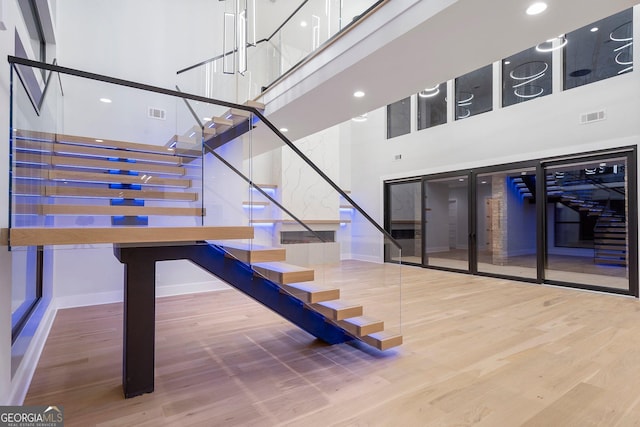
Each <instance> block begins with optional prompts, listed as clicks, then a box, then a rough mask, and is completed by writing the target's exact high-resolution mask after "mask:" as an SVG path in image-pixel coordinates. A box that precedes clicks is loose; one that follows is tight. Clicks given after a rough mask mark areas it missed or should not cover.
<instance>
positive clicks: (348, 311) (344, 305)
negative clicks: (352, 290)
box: [311, 301, 362, 320]
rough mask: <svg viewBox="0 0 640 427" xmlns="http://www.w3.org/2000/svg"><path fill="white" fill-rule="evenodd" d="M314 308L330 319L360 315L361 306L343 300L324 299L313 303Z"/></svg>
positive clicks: (342, 318)
mask: <svg viewBox="0 0 640 427" xmlns="http://www.w3.org/2000/svg"><path fill="white" fill-rule="evenodd" d="M311 307H313V309H314V310H316V311H317V312H318V313H320V314H322V315H323V316H325V317H327V318H329V319H331V320H344V319H348V318H350V317H358V316H362V306H361V305H357V304H351V303H348V302H344V301H325V302H320V303H317V304H313V305H312V306H311Z"/></svg>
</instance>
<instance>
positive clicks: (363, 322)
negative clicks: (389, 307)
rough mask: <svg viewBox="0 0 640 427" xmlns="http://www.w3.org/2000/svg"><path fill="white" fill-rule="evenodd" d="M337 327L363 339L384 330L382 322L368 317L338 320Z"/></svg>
mask: <svg viewBox="0 0 640 427" xmlns="http://www.w3.org/2000/svg"><path fill="white" fill-rule="evenodd" d="M338 325H339V326H340V327H342V328H344V329H345V330H346V331H347V332H349V333H350V334H352V335H355V336H357V337H363V336H365V335H369V334H373V333H376V332H382V331H383V330H384V322H383V321H382V320H378V319H374V318H373V317H369V316H358V317H351V318H348V319H344V320H340V321H339V322H338Z"/></svg>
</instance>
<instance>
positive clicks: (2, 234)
mask: <svg viewBox="0 0 640 427" xmlns="http://www.w3.org/2000/svg"><path fill="white" fill-rule="evenodd" d="M0 246H9V229H8V228H0Z"/></svg>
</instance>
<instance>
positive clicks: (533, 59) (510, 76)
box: [502, 47, 552, 107]
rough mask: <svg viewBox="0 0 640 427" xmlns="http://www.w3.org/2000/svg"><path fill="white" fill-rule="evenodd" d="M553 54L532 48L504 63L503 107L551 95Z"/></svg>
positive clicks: (509, 58)
mask: <svg viewBox="0 0 640 427" xmlns="http://www.w3.org/2000/svg"><path fill="white" fill-rule="evenodd" d="M551 64H552V62H551V52H550V51H544V50H543V51H540V50H538V49H536V48H535V47H534V48H531V49H527V50H525V51H522V52H520V53H517V54H515V55H512V56H510V57H508V58H505V59H504V60H503V61H502V106H503V107H508V106H509V105H513V104H518V103H521V102H525V101H529V100H531V99H535V98H540V97H541V96H546V95H549V94H550V93H551V91H552V86H551V75H552V69H551Z"/></svg>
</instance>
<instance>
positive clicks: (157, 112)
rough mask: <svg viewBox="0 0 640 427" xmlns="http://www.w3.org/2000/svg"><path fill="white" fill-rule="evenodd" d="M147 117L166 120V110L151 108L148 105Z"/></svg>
mask: <svg viewBox="0 0 640 427" xmlns="http://www.w3.org/2000/svg"><path fill="white" fill-rule="evenodd" d="M149 118H150V119H158V120H166V119H167V112H166V111H165V110H163V109H161V108H153V107H149Z"/></svg>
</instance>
